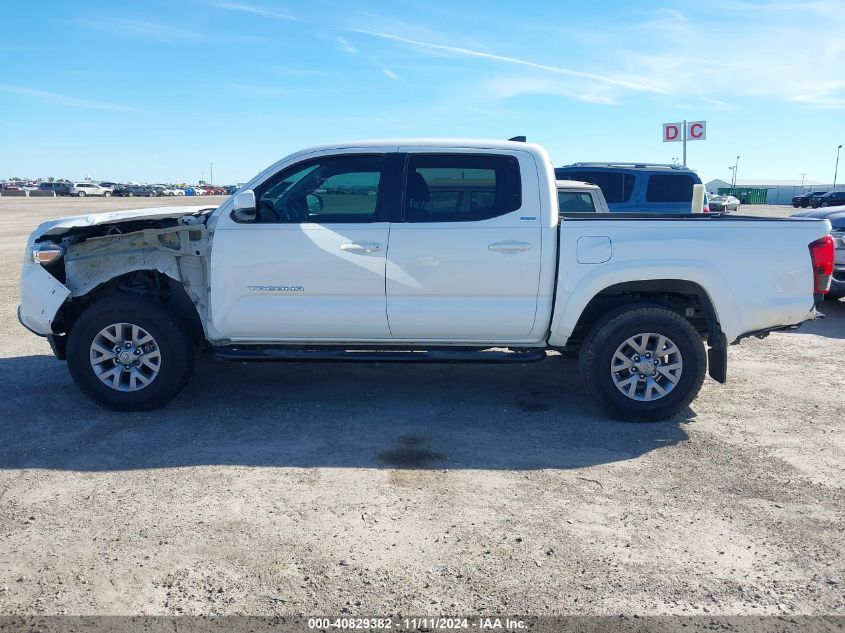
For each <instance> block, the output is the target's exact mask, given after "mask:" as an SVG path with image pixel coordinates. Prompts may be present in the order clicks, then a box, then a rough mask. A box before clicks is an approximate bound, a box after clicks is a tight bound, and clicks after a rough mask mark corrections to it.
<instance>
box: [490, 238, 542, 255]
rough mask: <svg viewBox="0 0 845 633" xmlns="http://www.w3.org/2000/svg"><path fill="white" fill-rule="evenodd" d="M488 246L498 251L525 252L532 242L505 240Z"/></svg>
mask: <svg viewBox="0 0 845 633" xmlns="http://www.w3.org/2000/svg"><path fill="white" fill-rule="evenodd" d="M487 248H488V249H489V250H491V251H496V252H497V253H523V252H525V251H527V250H528V249H529V248H531V244H529V243H528V242H518V241H516V240H505V241H503V242H493V243H492V244H490V245H489V246H488V247H487Z"/></svg>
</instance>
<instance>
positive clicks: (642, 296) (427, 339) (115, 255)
mask: <svg viewBox="0 0 845 633" xmlns="http://www.w3.org/2000/svg"><path fill="white" fill-rule="evenodd" d="M829 230H830V224H829V222H828V221H827V220H813V219H792V218H790V219H773V218H747V217H737V216H729V217H719V216H712V215H711V216H708V215H702V214H690V215H686V216H679V215H672V216H663V217H661V216H650V215H643V214H635V215H625V214H612V213H574V214H572V215H571V216H567V215H566V213H565V212H564V213H560V212H559V206H558V196H557V190H556V183H555V175H554V170H553V168H552V163H551V162H550V160H549V157H548V155H547V153H546V151H545V150H544V149H543V148H542V147H540V146H538V145H533V144H529V143H521V142H500V141H490V142H487V141H464V140H451V139H450V140H421V141H395V142H364V143H349V144H343V145H332V146H325V147H317V148H312V149H307V150H303V151H301V152H297V153H295V154H292V155H290V156H288V157H287V158H284V159H282V160H281V161H279V162H278V163H276V164H275V165H273V166H271V167H269V168H268V169H266V170H265V171H263V172H262V173H260V174H259V175H258V176H256V177H255V178H253V179H252V180H251V181H249V183H247V184H246V185H245V186H244V187H242V188H241V189H240V190H239V192H238V193H237V194H236V195H234V196H233V197H230V198H229V199H228V200H226V202H224V203H223V204H222V205H220V206H219V207H217V208H203V207H170V208H158V209H147V210H135V211H127V212H120V213H103V214H99V215H90V216H82V217H76V218H69V219H63V220H55V221H51V222H46V223H44V224H42V225H41V226H39V227H38V228H37V229H36V230H35V231H34V232H33V233H32V235H31V236H30V238H29V242H28V244H27V250H26V258H25V261H24V265H23V273H22V279H21V306H20V308H19V317H20V320H21V322H22V324H23V325H24V326H25V327H26V328H27V329H29V330H31V331H32V332H34V333H36V334H39V335H45V336H47V337H48V338H49V340H50V343H51V346H52V348H53V350H54V353H55V354H56V356H57V357H58V358H59V359H66V360H67V362H68V365H69V368H70V372H71V375H72V376H73V379H74V381H75V382H76V384H77V385H78V386H79V387H80V388H81V389H82V390H83V391H84V392H85V393H87V394H88V395H89V396H91V397H92V398H93V399H94V400H96V401H97V402H99V403H100V404H102V405H104V406H106V407H109V408H112V409H118V410H147V409H152V408H154V407H158V406H160V405H162V404H163V403H165V402H166V401H168V400H169V399H170V398H172V397H173V396H174V395H175V394H176V393H177V392H178V391H179V390H180V389H181V388H182V387H183V386H184V385H185V383H186V382H187V381H188V379H189V376H190V374H191V369H192V366H193V362H194V357H195V354H196V353H197V352H198V351H205V352H207V353H212V354H214V355H216V356H218V357H222V358H226V359H232V360H238V361H249V360H265V361H266V360H279V361H282V360H294V361H300V360H331V361H343V360H351V361H366V362H386V361H401V362H417V361H434V362H471V361H482V362H484V361H486V362H527V361H535V360H541V359H543V358H545V356H546V354H547V351H548V350H557V351H561V352H567V353H577V354H578V356H579V358H580V364H581V371H582V373H583V377H584V380H585V383H586V386H587V389H588V391H589V393H590V394H591V395H592V396H593V397H594V398H595V399H596V400H597V401H600V402H602V403H604V404H605V405H606V406H607V407H608V408H609V409H610V410H611V411H612V412H613V413H614V414H616V415H620V416H624V417H629V418H634V419H643V420H653V419H661V418H665V417H667V416H671V415H674V414H675V413H677V412H678V411H679V410H681V409H682V408H683V407H685V406H686V405H687V404H688V403H689V402H690V401H692V399H693V398H694V397H695V396H696V394H697V393H698V391H699V389H700V387H701V384H702V382H703V380H704V374H705V370H706V368H707V365H708V360H709V373H710V375H711V376H712V377H713V378H714V379H716V380H717V381H720V382H724V381H725V377H726V366H727V346H728V345H729V344H730V343H735V342H737V341H739V340H740V339H742V338H743V337H745V336H749V335H763V334H765V333H766V332H768V331H769V330H773V329H777V328H783V327H787V326H792V325H795V324H798V323H801V322H802V321H804V320H805V319H809V318H812V317H813V316H814V313H815V303H816V301H817V300H819V299H820V298H821V295H822V294H823V293H824V292H826V291H827V288H828V285H829V282H830V274H831V267H832V265H833V245H832V241H831V238H830V236H829V235H828V233H829ZM705 342H706V344H707V346H708V347H709V349H708V350H707V352H705Z"/></svg>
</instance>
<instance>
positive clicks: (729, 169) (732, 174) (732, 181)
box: [728, 165, 734, 189]
mask: <svg viewBox="0 0 845 633" xmlns="http://www.w3.org/2000/svg"><path fill="white" fill-rule="evenodd" d="M728 171H730V172H731V189H733V188H734V166H733V165H731V166H729V167H728Z"/></svg>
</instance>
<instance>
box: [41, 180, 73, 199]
mask: <svg viewBox="0 0 845 633" xmlns="http://www.w3.org/2000/svg"><path fill="white" fill-rule="evenodd" d="M38 190H39V191H52V192H54V193H55V194H56V195H57V196H69V195H70V183H68V182H41V183H38Z"/></svg>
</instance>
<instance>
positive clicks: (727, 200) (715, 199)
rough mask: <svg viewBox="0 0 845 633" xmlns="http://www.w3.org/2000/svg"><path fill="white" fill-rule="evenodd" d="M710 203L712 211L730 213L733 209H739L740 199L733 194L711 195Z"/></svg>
mask: <svg viewBox="0 0 845 633" xmlns="http://www.w3.org/2000/svg"><path fill="white" fill-rule="evenodd" d="M708 198H709V205H710V213H729V212H731V211H739V204H740V203H739V199H738V198H734V197H733V196H714V195H710V196H708Z"/></svg>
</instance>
